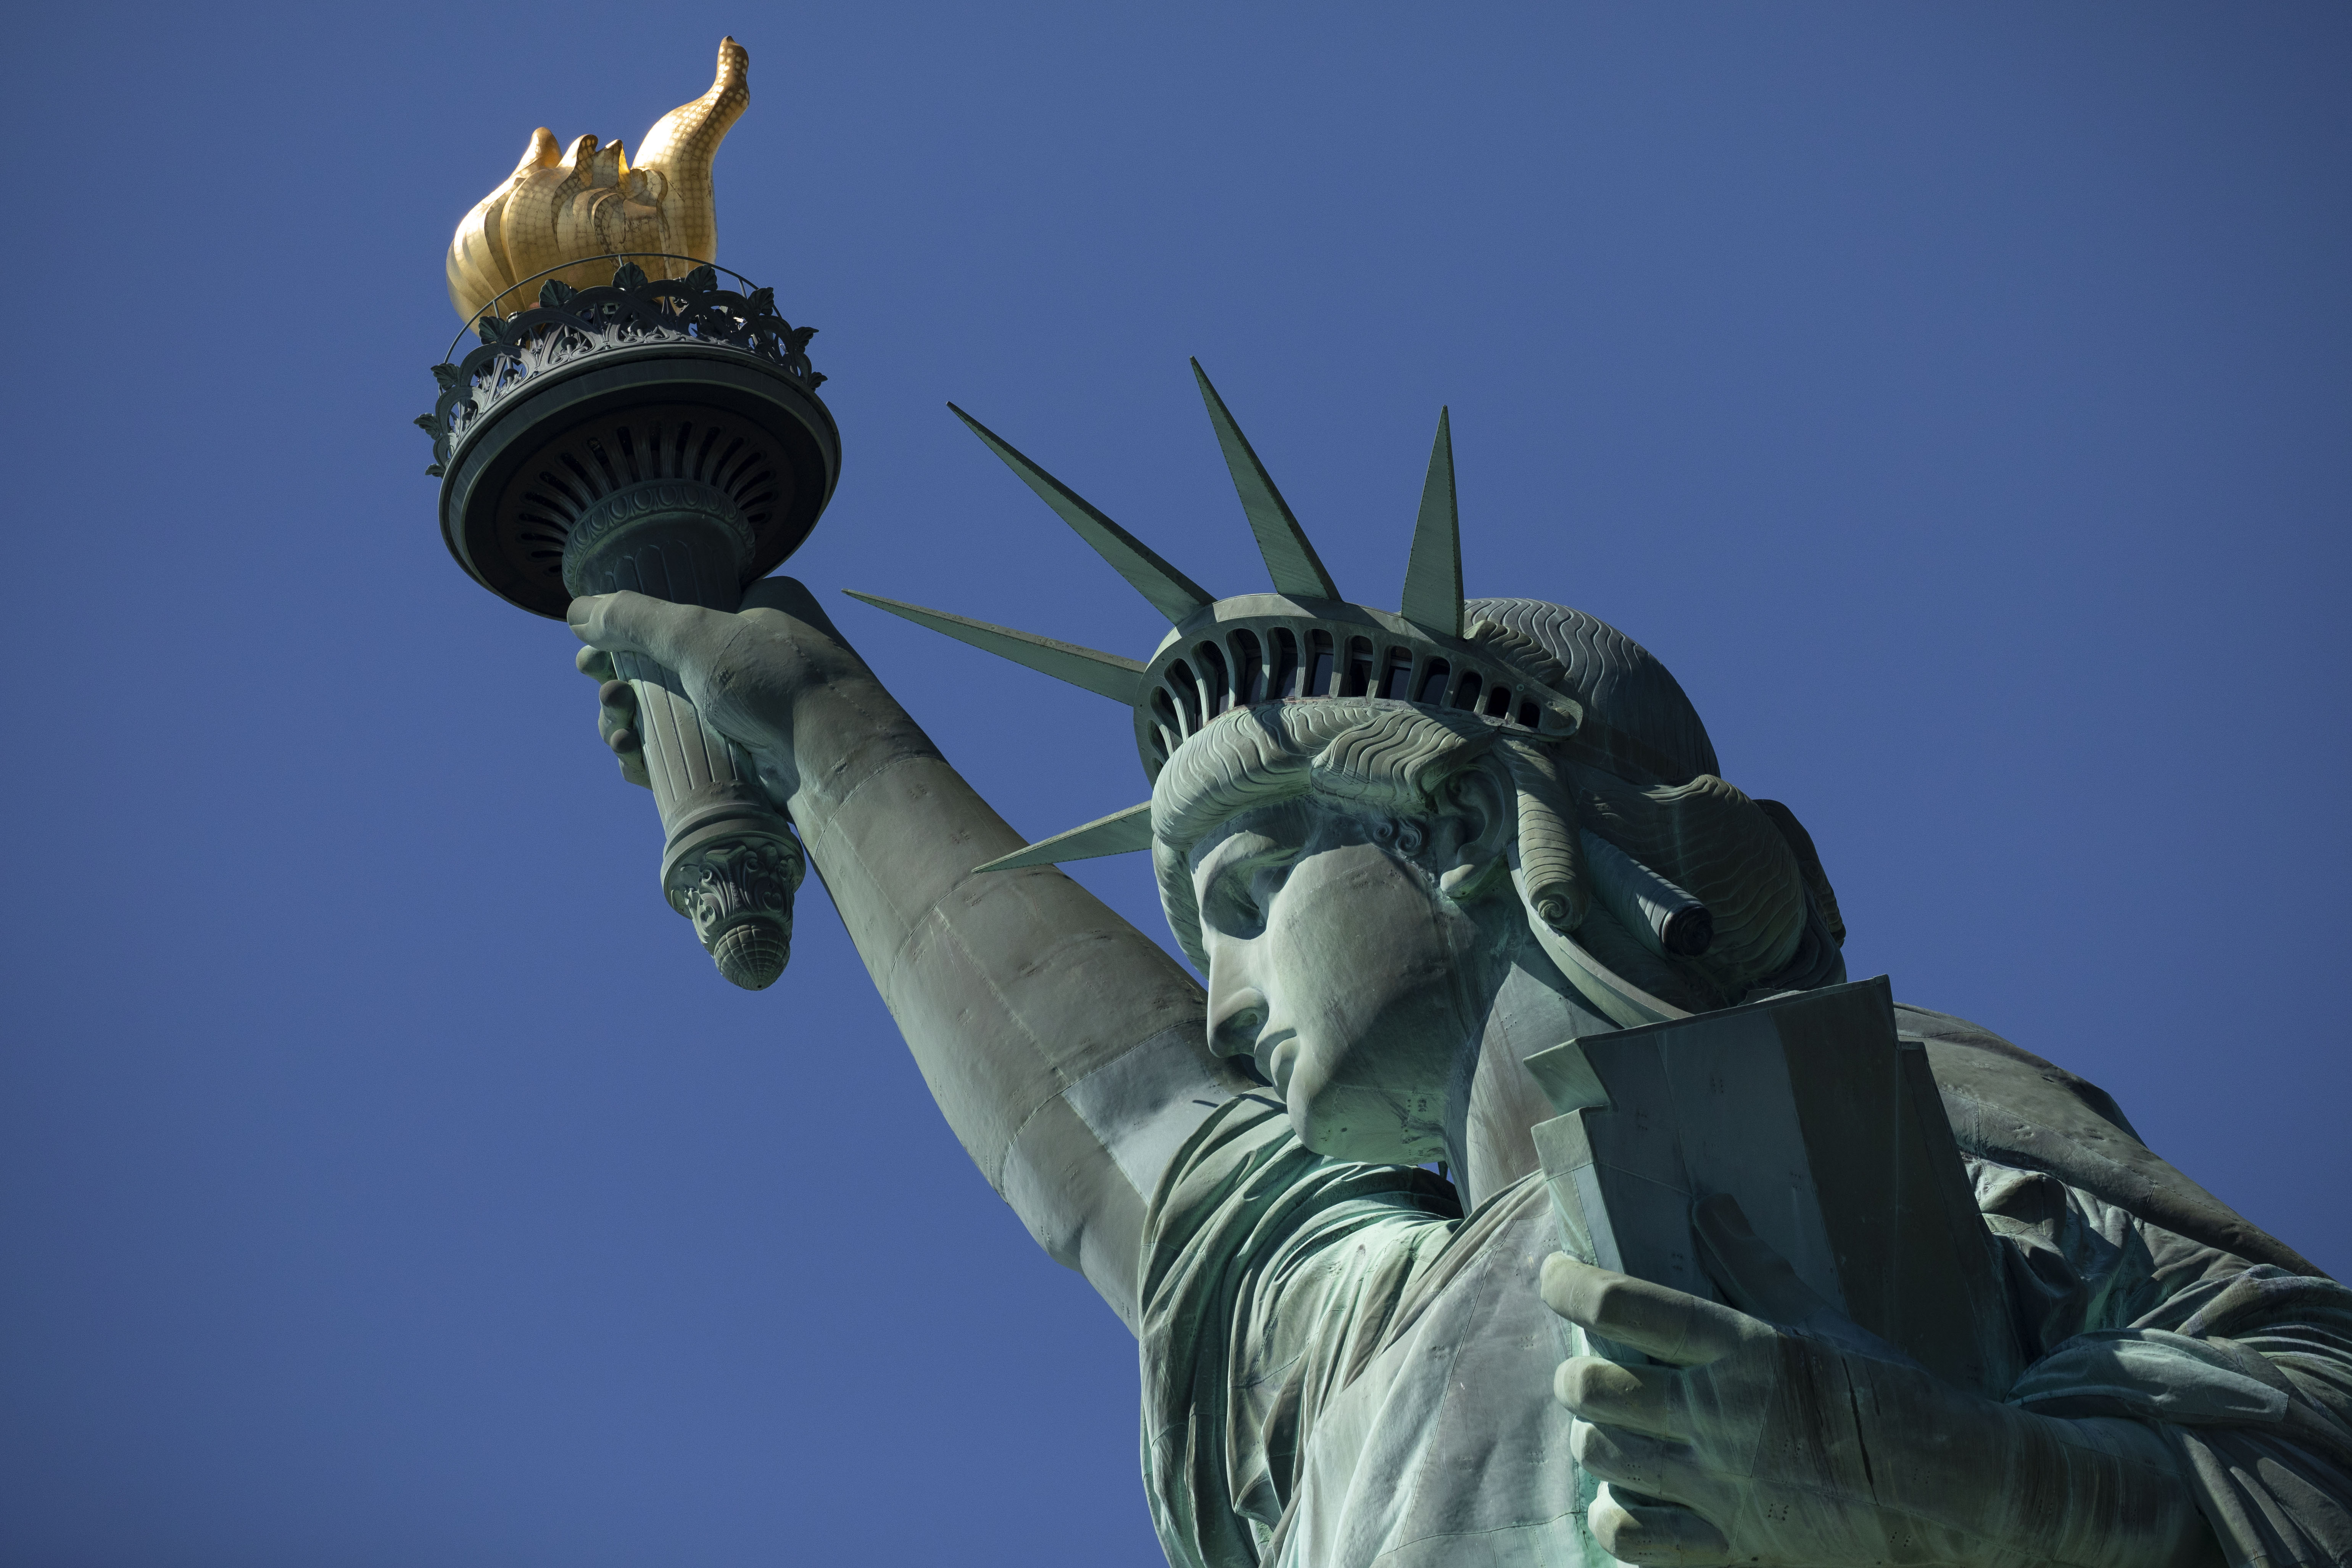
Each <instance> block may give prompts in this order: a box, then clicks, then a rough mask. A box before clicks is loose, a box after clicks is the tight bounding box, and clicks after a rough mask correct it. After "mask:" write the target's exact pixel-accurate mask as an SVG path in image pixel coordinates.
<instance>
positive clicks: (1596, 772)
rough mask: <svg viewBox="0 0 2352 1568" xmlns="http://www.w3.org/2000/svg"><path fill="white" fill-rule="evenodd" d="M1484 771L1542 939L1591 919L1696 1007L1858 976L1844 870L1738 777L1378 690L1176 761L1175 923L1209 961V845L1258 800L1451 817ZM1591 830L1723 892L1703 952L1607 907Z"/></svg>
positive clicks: (1182, 754) (1223, 723)
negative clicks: (1605, 760) (1198, 873)
mask: <svg viewBox="0 0 2352 1568" xmlns="http://www.w3.org/2000/svg"><path fill="white" fill-rule="evenodd" d="M1473 769H1487V770H1492V771H1493V772H1494V773H1495V774H1496V782H1497V783H1503V782H1506V781H1507V783H1508V784H1509V786H1510V792H1511V795H1512V797H1513V798H1514V799H1515V801H1516V805H1517V822H1516V824H1515V825H1514V826H1515V829H1516V831H1515V833H1514V836H1513V843H1512V846H1511V858H1512V865H1513V868H1514V870H1515V872H1516V873H1517V877H1516V880H1517V885H1518V889H1519V891H1520V894H1521V897H1522V900H1523V901H1524V902H1525V904H1526V907H1527V914H1528V923H1529V925H1530V926H1532V927H1534V928H1535V930H1536V934H1537V935H1538V937H1545V938H1547V939H1549V938H1552V937H1568V936H1570V934H1571V933H1574V934H1575V935H1576V937H1577V940H1579V941H1580V942H1583V943H1584V944H1585V945H1587V946H1588V947H1590V948H1591V950H1592V951H1593V952H1595V953H1596V955H1597V956H1599V957H1600V958H1601V960H1602V961H1603V962H1604V963H1608V964H1609V965H1610V966H1611V967H1612V968H1613V969H1615V970H1616V971H1617V972H1618V973H1621V974H1623V975H1625V976H1626V977H1627V978H1628V979H1630V980H1633V982H1634V983H1635V984H1640V985H1642V986H1643V988H1644V989H1646V990H1649V991H1651V992H1653V993H1654V994H1657V995H1660V996H1664V997H1666V998H1668V999H1669V1000H1672V1001H1674V1002H1675V1003H1676V1004H1677V1005H1684V1006H1687V1007H1690V1008H1692V1009H1693V1010H1701V1009H1705V1008H1707V1007H1719V1006H1724V1005H1727V1004H1729V1003H1732V1002H1737V1001H1738V1000H1739V999H1740V998H1741V997H1742V996H1743V995H1745V994H1748V993H1749V992H1750V991H1751V989H1755V988H1763V989H1784V988H1798V987H1808V986H1813V985H1821V984H1830V983H1831V982H1832V981H1834V980H1836V979H1840V978H1843V974H1844V965H1843V962H1842V961H1841V960H1840V959H1839V957H1838V953H1837V945H1838V943H1837V933H1834V932H1833V931H1832V930H1831V929H1830V926H1829V924H1828V922H1827V921H1826V920H1825V918H1824V915H1823V913H1822V900H1823V899H1825V898H1826V896H1827V884H1826V880H1825V879H1822V889H1821V891H1820V894H1819V895H1816V894H1815V893H1814V892H1813V891H1812V890H1811V889H1809V888H1808V885H1807V878H1806V876H1805V874H1804V871H1803V868H1801V865H1800V862H1799V860H1798V858H1797V856H1796V855H1795V854H1794V853H1793V852H1792V851H1791V848H1790V845H1789V843H1788V841H1787V839H1786V837H1785V833H1784V830H1783V829H1781V828H1780V826H1778V824H1777V822H1776V821H1775V819H1774V818H1773V817H1772V816H1770V815H1769V813H1768V812H1766V811H1764V810H1763V809H1761V808H1759V805H1758V804H1757V803H1756V802H1755V801H1752V800H1750V799H1749V798H1748V796H1747V795H1744V794H1742V793H1741V792H1740V791H1739V790H1738V789H1736V788H1734V787H1733V786H1732V785H1731V784H1727V783H1726V782H1725V781H1724V780H1723V779H1721V778H1719V777H1717V776H1716V775H1715V774H1713V773H1701V774H1699V775H1698V776H1697V777H1696V778H1693V779H1691V780H1689V781H1687V782H1686V783H1682V784H1635V783H1633V782H1632V781H1629V780H1626V779H1623V778H1621V777H1618V776H1617V775H1615V774H1613V773H1607V772H1604V771H1602V770H1601V769H1597V768H1593V767H1589V766H1577V765H1573V764H1570V763H1567V762H1565V761H1563V760H1562V759H1561V758H1560V757H1559V755H1558V753H1557V752H1554V751H1553V749H1552V748H1550V747H1549V746H1546V745H1544V744H1542V743H1541V742H1538V741H1537V740H1535V739H1534V738H1533V737H1530V736H1525V735H1521V734H1518V733H1515V732H1512V731H1504V730H1498V729H1497V728H1496V726H1494V725H1492V724H1488V723H1486V722H1484V721H1481V720H1479V719H1477V718H1475V717H1474V716H1472V715H1471V714H1469V713H1466V712H1459V711H1454V710H1439V709H1433V708H1429V707H1423V706H1419V705H1416V704H1412V703H1407V702H1400V701H1393V700H1382V699H1378V698H1370V697H1354V698H1319V699H1312V700H1291V701H1285V702H1276V703H1264V704H1260V705H1258V706H1256V707H1254V708H1245V709H1235V710H1231V711H1228V712H1226V713H1224V714H1222V715H1220V716H1219V717H1218V718H1217V719H1215V720H1214V721H1212V722H1211V723H1210V724H1208V725H1207V726H1206V727H1205V728H1204V729H1202V731H1201V732H1200V733H1199V734H1197V735H1195V736H1193V737H1192V739H1191V740H1189V741H1187V742H1185V743H1184V744H1183V745H1182V746H1181V747H1180V748H1179V749H1178V750H1177V752H1176V753H1175V755H1173V756H1172V757H1171V758H1170V759H1169V762H1168V765H1167V766H1166V767H1165V768H1163V769H1161V770H1160V777H1159V780H1158V783H1157V784H1155V786H1154V787H1153V790H1152V794H1151V859H1152V869H1153V871H1154V873H1155V874H1156V875H1157V877H1158V879H1159V882H1160V907H1161V908H1162V909H1163V910H1165V911H1166V913H1167V916H1168V925H1169V929H1170V930H1171V931H1172V932H1173V933H1174V935H1175V937H1176V940H1177V942H1178V943H1179V944H1180V945H1181V947H1182V948H1183V950H1184V952H1185V954H1186V956H1188V957H1189V958H1191V959H1192V962H1193V963H1195V964H1196V965H1198V966H1199V967H1200V968H1201V969H1202V970H1203V971H1206V970H1207V968H1208V958H1207V954H1206V952H1205V951H1204V950H1203V948H1202V942H1201V915H1200V909H1199V906H1198V904H1197V902H1196V901H1195V899H1194V894H1193V889H1192V867H1191V864H1190V862H1191V858H1192V851H1193V849H1194V847H1197V846H1198V845H1199V844H1200V843H1201V841H1202V839H1204V838H1206V837H1208V836H1209V835H1210V834H1211V833H1213V832H1214V831H1215V830H1216V829H1217V828H1218V827H1219V826H1222V825H1223V823H1225V822H1227V821H1229V820H1230V819H1232V818H1233V817H1234V816H1239V815H1240V814H1242V813H1243V812H1245V811H1251V810H1255V809H1256V808H1258V807H1261V806H1267V805H1279V804H1281V803H1282V802H1285V801H1289V800H1297V799H1300V798H1303V797H1306V796H1308V795H1313V796H1316V797H1318V798H1322V799H1327V800H1330V801H1334V802H1341V803H1347V804H1350V805H1357V806H1359V807H1360V808H1362V809H1364V810H1366V811H1368V812H1371V813H1377V814H1394V815H1398V816H1441V815H1444V813H1446V812H1448V811H1449V810H1454V809H1457V806H1456V804H1455V800H1454V792H1453V789H1452V787H1451V786H1452V785H1453V784H1454V781H1455V780H1456V779H1458V778H1459V777H1460V776H1461V775H1462V774H1464V773H1466V772H1469V771H1471V770H1473ZM1587 831H1590V832H1591V833H1592V834H1594V835H1595V836H1596V837H1599V838H1600V839H1601V840H1603V841H1604V842H1605V843H1607V844H1608V845H1611V846H1613V847H1615V848H1617V849H1619V850H1622V851H1624V852H1625V853H1627V854H1629V855H1631V856H1633V858H1635V859H1636V860H1638V861H1639V862H1640V863H1641V864H1643V865H1644V866H1647V867H1650V868H1654V870H1655V871H1656V872H1657V873H1658V874H1660V875H1662V876H1664V877H1665V878H1666V879H1668V880H1670V881H1671V882H1673V883H1675V885H1676V886H1678V887H1680V888H1683V889H1687V890H1688V891H1689V892H1690V894H1691V895H1692V896H1694V897H1696V899H1698V900H1700V901H1701V902H1702V903H1704V904H1705V905H1706V907H1707V909H1708V910H1710V911H1711V913H1712V915H1713V917H1714V924H1715V941H1714V943H1713V945H1712V946H1711V947H1710V948H1709V949H1708V951H1707V952H1706V953H1705V954H1704V955H1703V956H1701V957H1696V958H1690V959H1675V958H1669V957H1666V956H1664V955H1663V954H1661V953H1659V952H1655V951H1654V950H1645V949H1644V948H1643V946H1642V945H1641V944H1640V943H1639V942H1636V941H1635V940H1634V938H1633V935H1632V934H1630V932H1629V931H1628V930H1627V929H1626V928H1625V927H1623V926H1622V925H1621V924H1620V923H1619V921H1617V920H1616V919H1614V918H1609V919H1603V918H1599V917H1600V915H1601V911H1600V910H1596V909H1595V908H1594V907H1593V905H1594V890H1593V882H1592V879H1591V868H1590V867H1588V865H1587V864H1586V859H1585V847H1584V835H1585V833H1586V832H1587ZM1831 907H1832V908H1833V907H1834V906H1833V905H1832V906H1831ZM1588 916H1591V917H1593V918H1592V919H1591V920H1588Z"/></svg>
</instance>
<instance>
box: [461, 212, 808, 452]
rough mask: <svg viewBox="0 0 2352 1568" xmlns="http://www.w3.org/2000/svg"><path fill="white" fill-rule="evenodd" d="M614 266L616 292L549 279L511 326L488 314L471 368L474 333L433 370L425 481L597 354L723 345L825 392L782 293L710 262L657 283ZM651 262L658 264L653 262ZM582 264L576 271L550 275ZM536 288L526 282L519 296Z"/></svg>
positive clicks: (478, 326) (804, 334)
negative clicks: (540, 389)
mask: <svg viewBox="0 0 2352 1568" xmlns="http://www.w3.org/2000/svg"><path fill="white" fill-rule="evenodd" d="M635 254H636V253H635V252H632V253H631V255H635ZM614 259H617V260H619V261H620V266H619V267H618V268H616V269H615V270H614V273H613V281H612V283H611V284H610V285H609V286H600V287H596V288H591V289H574V288H573V287H572V285H570V284H568V283H566V282H564V281H563V280H562V279H558V278H549V279H547V281H546V282H545V283H543V284H541V286H540V290H539V303H538V304H537V305H536V306H534V307H532V308H531V309H530V310H520V311H517V312H516V313H515V314H513V315H511V316H505V317H501V316H499V314H497V312H496V311H494V310H492V311H485V312H484V313H483V315H482V317H481V319H480V320H479V321H476V322H475V323H474V328H473V330H474V331H476V332H477V333H478V334H479V335H480V338H481V345H480V346H479V347H478V348H476V349H475V350H473V351H472V352H471V353H468V354H467V355H466V357H465V358H464V359H462V360H457V359H455V357H454V356H455V355H456V353H457V343H458V342H462V341H463V339H464V337H465V333H464V332H462V331H461V332H459V333H458V335H457V339H454V340H452V341H451V342H450V345H449V352H450V354H451V355H452V361H444V362H443V363H440V364H436V365H435V366H434V367H433V375H434V378H435V379H436V381H438V382H439V383H440V384H441V397H440V401H438V402H437V403H436V404H435V405H434V406H433V412H432V413H430V414H426V415H422V416H419V417H418V418H417V421H416V423H417V425H418V426H419V427H421V428H422V429H423V430H424V431H425V434H426V435H428V436H430V437H433V466H432V467H431V468H427V469H425V472H426V473H428V474H432V475H435V476H438V475H439V474H440V473H441V471H442V469H443V468H444V467H445V466H446V464H447V463H448V461H449V453H450V451H451V449H452V448H453V447H455V446H456V445H457V440H458V439H459V437H463V436H464V435H465V433H466V432H467V429H469V428H470V427H472V426H473V425H474V424H476V423H477V422H478V421H479V420H480V419H482V418H483V417H484V416H487V415H488V413H489V412H490V411H491V410H492V409H494V408H496V407H497V406H498V405H499V404H500V403H501V402H503V401H504V400H506V399H507V398H509V397H511V396H513V395H515V394H516V393H517V392H519V391H520V390H521V389H522V388H523V387H525V386H527V385H529V384H530V381H531V379H532V378H533V377H535V376H540V375H544V374H547V373H548V372H550V371H552V370H554V369H556V368H557V367H558V366H561V365H568V364H572V363H577V362H579V361H581V360H583V359H586V358H589V357H591V356H593V355H596V354H601V353H613V352H614V351H617V350H622V349H636V348H645V347H647V346H649V345H653V344H656V343H663V342H680V343H696V344H702V345H709V346H719V347H724V348H729V349H733V350H738V351H740V352H741V353H748V354H752V355H755V356H757V357H758V358H760V359H761V360H764V361H766V362H767V363H769V364H771V365H772V366H774V367H775V368H777V369H778V370H781V371H782V372H783V373H784V374H786V375H788V376H791V377H792V378H793V379H794V380H795V381H798V382H799V383H800V384H802V385H803V386H805V387H807V388H808V389H809V390H810V391H812V392H814V391H815V390H816V388H817V387H818V386H819V385H820V384H823V383H824V376H823V375H822V374H819V373H818V372H817V371H816V370H814V368H812V367H811V365H810V364H809V357H808V341H809V339H811V338H813V337H814V336H815V335H816V329H815V328H814V327H795V326H793V324H792V323H791V322H790V321H785V320H784V319H783V317H782V316H780V315H778V314H777V313H776V301H775V292H774V290H772V289H761V288H755V287H753V286H752V284H751V279H748V278H745V277H744V276H743V275H742V274H741V273H739V272H730V273H729V274H728V277H730V278H731V279H734V280H735V281H736V282H738V283H740V284H741V285H743V288H742V289H740V290H739V289H730V288H724V287H722V286H721V285H720V282H719V268H716V267H712V266H710V265H709V264H707V263H698V264H697V265H696V266H695V267H694V268H693V270H691V271H689V272H688V273H687V274H686V275H685V276H684V277H682V278H648V277H647V276H646V271H645V268H642V267H640V266H638V265H637V263H636V261H635V260H631V259H628V258H614ZM645 259H647V260H652V259H656V258H655V257H653V256H651V255H647V256H646V257H645ZM659 259H664V260H681V261H692V260H693V258H691V257H674V258H673V257H662V258H659ZM578 265H580V264H579V263H578V262H567V263H565V264H564V266H563V267H562V268H549V269H548V270H549V271H551V272H554V271H565V270H569V269H570V268H573V267H577V266H578ZM531 281H532V279H524V280H523V282H522V283H521V284H518V285H516V287H517V288H522V287H524V286H526V285H528V284H529V283H530V282H531ZM509 292H511V290H509ZM501 297H503V296H501ZM453 361H454V363H453Z"/></svg>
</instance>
